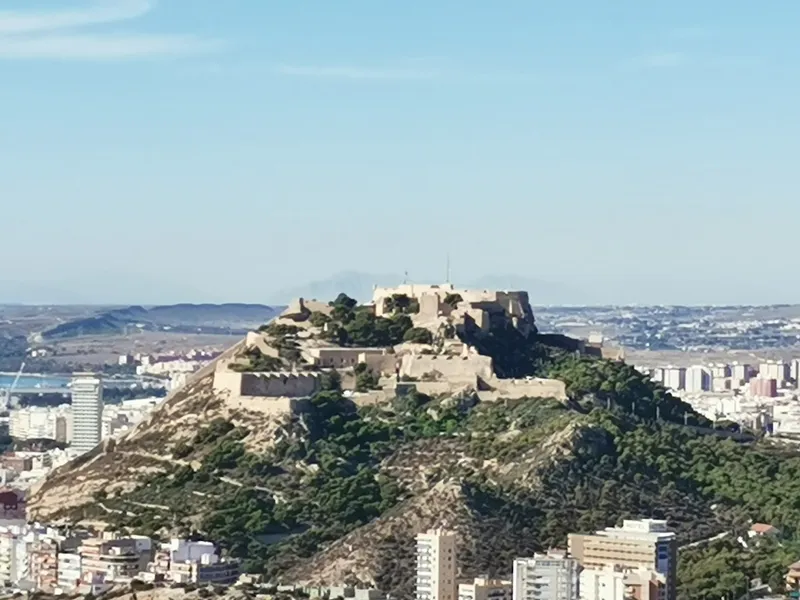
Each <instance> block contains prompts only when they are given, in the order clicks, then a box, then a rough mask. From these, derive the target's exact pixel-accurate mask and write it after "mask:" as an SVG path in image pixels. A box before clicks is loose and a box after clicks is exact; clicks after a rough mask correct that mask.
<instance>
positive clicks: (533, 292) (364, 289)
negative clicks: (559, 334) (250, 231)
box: [270, 271, 592, 305]
mask: <svg viewBox="0 0 800 600" xmlns="http://www.w3.org/2000/svg"><path fill="white" fill-rule="evenodd" d="M402 281H403V277H402V276H401V275H391V274H374V273H362V272H358V271H344V272H342V273H338V274H336V275H334V276H332V277H330V278H328V279H322V280H318V281H312V282H310V283H307V284H305V285H300V286H296V287H293V288H288V289H283V290H280V291H277V292H275V293H274V294H272V295H271V296H270V298H271V300H272V301H273V302H276V303H280V304H286V303H288V302H290V301H291V300H292V299H294V298H315V299H318V300H330V299H333V298H335V297H336V295H337V294H339V293H340V292H344V293H345V294H347V295H348V296H351V297H353V298H356V299H357V300H359V301H361V302H365V301H368V300H370V299H371V298H372V289H373V287H374V286H376V285H379V286H393V285H398V284H400V283H402ZM419 283H439V282H434V281H426V282H419ZM455 284H456V285H457V286H458V287H464V288H477V289H499V290H503V289H505V290H524V291H527V292H528V293H529V294H530V300H531V304H533V305H580V304H589V303H591V302H592V300H591V298H590V297H588V296H587V295H586V294H585V293H583V292H581V291H580V290H576V289H574V288H572V287H570V286H568V285H564V284H560V283H553V282H550V281H542V280H539V279H532V278H529V277H524V276H518V275H485V276H483V277H479V278H476V279H470V280H467V281H457V282H455Z"/></svg>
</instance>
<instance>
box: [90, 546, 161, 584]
mask: <svg viewBox="0 0 800 600" xmlns="http://www.w3.org/2000/svg"><path fill="white" fill-rule="evenodd" d="M80 555H81V581H82V583H87V584H95V583H108V582H112V581H113V582H118V581H123V582H124V581H130V580H131V579H133V578H134V577H135V576H136V575H138V574H139V572H141V571H145V570H146V569H147V565H148V564H149V563H150V561H151V560H152V558H153V542H152V540H151V539H150V538H146V537H140V536H136V537H133V536H132V537H129V538H121V539H117V540H104V539H100V538H92V539H88V540H85V541H84V542H83V544H82V545H81V547H80Z"/></svg>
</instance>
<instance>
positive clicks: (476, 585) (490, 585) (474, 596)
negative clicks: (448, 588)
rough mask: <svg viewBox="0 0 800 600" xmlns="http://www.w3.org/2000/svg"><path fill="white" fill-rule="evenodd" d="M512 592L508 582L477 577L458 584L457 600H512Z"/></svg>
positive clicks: (512, 588)
mask: <svg viewBox="0 0 800 600" xmlns="http://www.w3.org/2000/svg"><path fill="white" fill-rule="evenodd" d="M513 591H514V587H513V585H512V583H511V582H510V581H504V580H501V579H489V578H487V577H477V578H475V579H474V580H473V581H472V582H469V583H460V584H458V600H512V597H513Z"/></svg>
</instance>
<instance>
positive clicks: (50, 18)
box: [0, 0, 153, 35]
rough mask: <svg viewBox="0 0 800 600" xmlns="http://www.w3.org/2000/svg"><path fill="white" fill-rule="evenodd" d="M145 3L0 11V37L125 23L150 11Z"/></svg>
mask: <svg viewBox="0 0 800 600" xmlns="http://www.w3.org/2000/svg"><path fill="white" fill-rule="evenodd" d="M152 8H153V3H152V2H150V1H149V0H119V1H116V2H115V1H110V0H105V1H103V0H98V1H96V2H94V3H93V4H90V5H88V6H87V7H85V8H72V9H66V10H53V11H49V12H33V11H31V12H18V11H8V10H0V35H2V34H23V33H36V32H41V31H52V30H55V29H71V28H76V27H86V26H90V25H100V24H103V23H113V22H116V21H127V20H129V19H135V18H137V17H141V16H142V15H145V14H147V13H148V12H150V10H152Z"/></svg>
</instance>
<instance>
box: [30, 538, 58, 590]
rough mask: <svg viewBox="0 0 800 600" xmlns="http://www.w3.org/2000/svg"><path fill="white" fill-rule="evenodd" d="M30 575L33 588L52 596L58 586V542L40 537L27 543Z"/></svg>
mask: <svg viewBox="0 0 800 600" xmlns="http://www.w3.org/2000/svg"><path fill="white" fill-rule="evenodd" d="M28 552H29V557H30V558H29V560H30V573H29V579H30V581H31V583H32V584H33V587H34V588H35V589H37V590H39V591H42V592H46V593H48V594H52V593H53V592H54V591H55V589H56V588H57V586H58V542H57V541H56V540H55V539H53V538H48V537H42V538H39V539H36V540H34V541H33V542H30V543H29V551H28Z"/></svg>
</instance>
